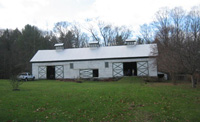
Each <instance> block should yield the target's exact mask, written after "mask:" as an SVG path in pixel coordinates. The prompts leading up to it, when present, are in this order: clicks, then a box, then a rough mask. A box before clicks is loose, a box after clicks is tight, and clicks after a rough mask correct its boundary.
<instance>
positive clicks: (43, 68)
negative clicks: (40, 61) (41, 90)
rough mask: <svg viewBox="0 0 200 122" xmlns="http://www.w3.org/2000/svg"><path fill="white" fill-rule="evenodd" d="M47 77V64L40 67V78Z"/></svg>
mask: <svg viewBox="0 0 200 122" xmlns="http://www.w3.org/2000/svg"><path fill="white" fill-rule="evenodd" d="M46 78H47V68H46V66H39V67H38V79H46Z"/></svg>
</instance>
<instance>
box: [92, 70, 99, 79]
mask: <svg viewBox="0 0 200 122" xmlns="http://www.w3.org/2000/svg"><path fill="white" fill-rule="evenodd" d="M93 77H99V70H98V69H93Z"/></svg>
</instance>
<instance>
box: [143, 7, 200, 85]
mask: <svg viewBox="0 0 200 122" xmlns="http://www.w3.org/2000/svg"><path fill="white" fill-rule="evenodd" d="M141 28H142V29H141V31H142V36H143V38H142V39H143V40H145V41H146V42H153V43H157V46H158V52H157V51H153V53H158V57H157V64H158V71H161V72H165V73H168V74H169V75H170V77H171V79H172V80H173V79H174V77H175V75H177V74H189V75H191V81H192V83H193V87H195V80H196V77H195V75H196V74H197V73H199V72H200V63H199V62H200V6H198V7H193V8H192V9H191V10H190V11H189V12H186V11H185V10H184V9H183V8H181V7H175V8H173V9H168V8H162V9H160V10H159V11H158V12H157V13H156V14H155V21H153V22H152V23H150V24H149V25H147V24H145V25H143V26H141ZM152 35H153V36H152ZM151 37H153V38H151ZM152 39H153V40H152Z"/></svg>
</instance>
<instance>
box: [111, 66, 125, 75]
mask: <svg viewBox="0 0 200 122" xmlns="http://www.w3.org/2000/svg"><path fill="white" fill-rule="evenodd" d="M123 76H124V73H123V63H113V77H123Z"/></svg>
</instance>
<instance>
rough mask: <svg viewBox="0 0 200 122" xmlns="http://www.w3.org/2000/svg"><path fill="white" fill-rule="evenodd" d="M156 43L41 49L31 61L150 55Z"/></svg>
mask: <svg viewBox="0 0 200 122" xmlns="http://www.w3.org/2000/svg"><path fill="white" fill-rule="evenodd" d="M153 48H156V49H157V45H156V44H144V45H123V46H109V47H93V48H71V49H64V50H62V51H56V50H39V51H38V52H37V53H36V54H35V55H34V56H33V58H32V59H31V60H30V62H49V61H51V62H53V61H70V60H73V61H74V60H91V59H112V58H130V57H132V58H136V57H137V58H138V57H149V56H153V55H151V52H152V51H153Z"/></svg>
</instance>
